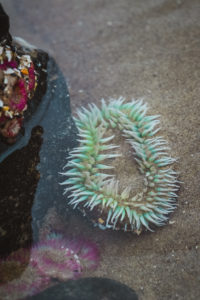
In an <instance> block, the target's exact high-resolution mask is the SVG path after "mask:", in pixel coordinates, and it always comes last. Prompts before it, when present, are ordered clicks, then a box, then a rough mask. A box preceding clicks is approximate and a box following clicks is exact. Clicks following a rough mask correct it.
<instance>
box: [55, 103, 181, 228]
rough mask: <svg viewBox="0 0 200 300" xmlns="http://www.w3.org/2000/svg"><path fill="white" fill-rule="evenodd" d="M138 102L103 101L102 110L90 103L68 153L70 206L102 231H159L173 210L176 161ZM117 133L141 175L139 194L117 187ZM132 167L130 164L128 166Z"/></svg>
mask: <svg viewBox="0 0 200 300" xmlns="http://www.w3.org/2000/svg"><path fill="white" fill-rule="evenodd" d="M146 112H147V105H146V104H145V103H143V101H142V100H137V101H135V100H132V101H131V102H125V100H124V99H123V98H119V99H118V100H114V99H113V100H111V101H110V102H109V103H108V104H106V103H105V101H104V100H102V102H101V108H98V107H97V106H96V105H95V104H89V109H86V108H82V109H81V110H79V111H78V113H77V114H78V118H75V122H76V126H77V128H78V131H79V136H80V140H79V143H80V144H79V146H78V147H77V148H75V149H74V150H72V151H71V152H70V154H69V157H68V159H69V161H68V163H67V165H66V166H65V168H67V170H64V172H63V173H62V174H63V175H65V176H67V179H66V180H65V181H64V182H62V183H61V184H63V185H64V186H65V192H64V193H67V194H68V197H69V198H68V199H69V201H68V203H69V204H70V205H72V206H73V207H74V208H76V207H78V208H79V209H80V210H81V211H82V212H83V213H84V214H86V215H88V216H89V217H90V218H91V219H92V220H93V221H94V222H95V223H97V224H98V225H99V226H100V227H101V228H112V229H123V230H124V231H134V232H136V233H140V232H141V231H142V230H143V229H148V230H151V231H152V228H153V227H154V225H157V226H162V225H164V224H165V223H166V221H167V220H168V215H169V213H171V212H172V211H173V210H174V209H175V207H176V197H177V194H176V191H177V190H178V188H179V185H178V180H177V176H176V172H175V171H174V170H173V169H172V168H171V166H170V165H171V164H172V163H174V162H175V159H174V158H171V157H170V156H169V155H168V153H167V150H169V148H168V147H167V142H166V141H165V140H164V139H163V138H162V137H161V136H158V135H157V133H158V131H159V129H160V128H158V126H157V125H158V123H159V120H158V116H149V115H146ZM110 130H112V131H113V132H116V131H117V132H118V133H120V134H121V135H122V137H124V139H125V142H127V143H129V145H130V146H131V148H132V155H133V159H134V160H135V161H136V163H137V166H138V169H139V172H140V173H141V174H142V176H143V187H142V191H140V192H137V193H135V194H133V192H134V191H133V190H132V186H131V185H127V186H126V187H125V188H124V189H123V190H120V188H119V180H116V176H115V172H116V171H117V170H115V172H110V169H112V168H113V165H112V161H113V160H115V159H116V157H118V156H120V153H119V151H118V150H119V146H118V145H115V144H112V143H111V141H112V140H113V139H114V137H115V136H114V135H109V136H108V132H110ZM131 163H132V164H134V161H132V162H131Z"/></svg>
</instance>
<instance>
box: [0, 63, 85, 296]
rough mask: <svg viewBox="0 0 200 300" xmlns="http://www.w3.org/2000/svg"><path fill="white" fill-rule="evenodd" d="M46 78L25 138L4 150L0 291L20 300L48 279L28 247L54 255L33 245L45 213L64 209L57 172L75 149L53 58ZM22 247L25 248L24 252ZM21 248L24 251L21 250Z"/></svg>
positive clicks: (62, 84)
mask: <svg viewBox="0 0 200 300" xmlns="http://www.w3.org/2000/svg"><path fill="white" fill-rule="evenodd" d="M47 74H48V78H47V90H46V93H45V95H44V96H43V98H42V101H41V103H40V104H38V106H37V109H35V110H34V109H33V110H32V114H29V116H28V117H27V118H26V120H25V133H24V136H21V137H20V138H19V139H18V140H17V142H16V143H15V144H14V145H12V146H2V147H1V156H0V161H1V164H0V191H1V195H0V204H1V211H0V241H1V249H0V255H1V257H2V258H4V259H5V258H6V256H7V255H9V254H10V255H9V256H8V258H7V260H4V261H1V273H0V282H1V286H2V283H4V284H3V286H2V287H1V288H2V290H0V291H1V292H2V294H3V289H4V288H5V289H7V292H8V296H9V293H10V290H13V291H15V292H16V295H15V296H14V294H13V295H10V299H15V298H16V299H17V298H18V297H19V295H20V294H19V291H20V289H21V287H22V286H26V289H25V290H27V289H28V290H29V291H30V294H31V293H33V291H32V292H31V290H32V288H31V286H32V284H33V290H34V292H35V288H36V290H37V288H38V287H39V286H41V283H42V285H43V287H45V284H43V283H44V282H46V281H47V280H46V275H45V276H42V277H41V274H40V276H38V270H36V269H35V267H34V266H35V264H37V263H36V262H35V261H33V259H32V258H33V251H32V250H30V249H31V248H27V247H30V246H31V244H32V243H33V245H35V246H34V247H35V248H34V249H35V250H34V251H36V250H37V251H38V249H40V250H41V249H43V250H44V249H45V251H47V252H45V251H44V253H43V252H41V251H40V258H41V257H43V258H44V259H46V258H45V255H46V256H47V257H48V255H50V254H49V253H50V252H51V251H50V250H48V249H46V248H48V247H47V245H44V244H43V245H41V244H40V246H38V245H37V246H36V244H35V243H36V242H37V241H38V230H39V228H40V227H41V224H42V221H43V218H44V216H45V214H46V213H47V210H48V209H49V208H50V207H52V206H56V207H57V208H59V207H60V206H61V210H62V208H63V206H62V205H63V204H62V189H60V186H59V184H58V182H59V181H60V178H59V176H60V175H59V171H60V170H61V169H62V167H63V161H64V160H65V159H66V156H67V153H68V151H69V150H70V149H71V148H72V147H73V146H74V145H75V137H76V128H75V126H74V123H73V120H72V118H71V111H70V103H69V94H68V91H67V87H66V83H65V80H64V78H63V76H62V73H61V72H60V70H59V68H58V66H57V65H56V63H55V61H54V60H53V59H52V58H50V59H49V62H48V66H47ZM58 195H59V197H58ZM59 200H60V203H59ZM55 203H56V205H55ZM46 238H47V237H46ZM43 239H44V234H43ZM58 241H59V239H57V243H58ZM51 242H52V241H51ZM43 243H44V241H43ZM49 243H50V242H49ZM54 244H55V241H54ZM24 247H25V248H26V250H23V249H22V248H24ZM19 248H20V249H21V250H17V249H19ZM80 248H81V247H80ZM32 249H33V248H32ZM13 251H14V252H13ZM15 251H16V252H15ZM49 251H50V252H49ZM47 253H48V255H47ZM51 255H53V254H52V253H51ZM51 255H50V256H51ZM34 256H35V257H36V256H38V255H36V254H34ZM41 259H42V258H41ZM40 262H41V261H40ZM20 275H21V277H20V279H17V277H19V276H20ZM47 277H48V276H47ZM27 278H28V279H27ZM27 280H28V281H27ZM6 281H8V282H9V283H8V286H6V285H5V282H6ZM35 281H37V282H38V284H36V283H35ZM39 290H40V288H39ZM4 292H5V290H4ZM0 294H1V293H0ZM17 295H18V296H17ZM22 296H23V295H21V297H22Z"/></svg>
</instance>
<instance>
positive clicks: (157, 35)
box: [1, 0, 200, 300]
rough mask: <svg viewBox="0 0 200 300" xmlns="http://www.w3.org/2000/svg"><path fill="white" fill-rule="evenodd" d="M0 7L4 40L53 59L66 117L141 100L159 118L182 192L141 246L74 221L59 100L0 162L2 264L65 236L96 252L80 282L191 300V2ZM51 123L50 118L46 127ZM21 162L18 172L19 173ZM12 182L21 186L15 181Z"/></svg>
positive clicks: (195, 7) (194, 269) (77, 217)
mask: <svg viewBox="0 0 200 300" xmlns="http://www.w3.org/2000/svg"><path fill="white" fill-rule="evenodd" d="M47 2H48V3H47ZM3 4H4V5H5V8H6V10H7V12H8V14H10V16H11V25H12V27H11V32H12V33H13V34H15V35H19V36H22V37H23V38H25V39H27V40H28V41H31V42H32V43H33V44H36V45H39V46H40V47H41V48H43V49H47V51H48V52H50V53H51V54H52V55H53V57H55V59H56V62H57V63H58V64H59V66H60V68H61V70H62V72H63V74H64V79H63V80H64V82H66V78H67V79H68V85H69V91H70V98H71V107H72V112H73V113H74V112H75V110H76V108H77V107H80V106H81V105H84V106H87V104H88V103H90V102H95V103H96V104H99V100H100V99H101V98H102V97H105V98H106V99H107V98H109V97H119V96H120V95H121V94H122V95H124V96H126V97H127V99H131V98H132V97H136V98H137V97H141V96H144V97H145V101H147V102H148V103H149V106H150V111H149V112H150V114H160V115H161V125H162V132H161V133H162V135H163V136H164V138H165V139H167V140H168V141H169V144H170V146H171V149H172V150H171V154H172V156H173V157H179V162H178V164H177V165H176V169H177V171H179V172H180V174H181V175H180V180H181V181H184V184H181V189H180V192H179V198H178V208H177V210H176V211H175V212H174V213H173V214H172V216H171V218H170V221H169V223H168V224H167V225H166V226H165V227H162V228H158V229H157V230H156V231H155V232H154V233H149V232H148V233H147V232H145V233H144V234H142V235H140V236H137V235H134V234H132V233H124V232H118V231H102V230H101V229H99V228H97V227H94V226H93V225H92V223H91V222H90V221H89V220H87V219H86V218H84V217H83V216H82V215H81V214H80V213H79V212H78V211H75V210H71V209H69V208H66V198H65V197H64V196H63V195H62V191H63V188H62V186H59V184H58V182H60V181H61V180H62V176H60V175H58V172H59V171H60V170H62V167H63V166H64V164H65V162H66V160H65V157H66V156H67V151H68V149H66V148H68V146H66V145H68V144H70V143H71V141H69V143H68V142H67V137H68V133H67V132H68V131H67V128H68V126H69V123H66V118H67V111H68V109H69V103H68V98H67V99H65V100H63V98H62V100H61V102H59V105H58V107H56V112H55V105H54V104H52V110H51V109H50V110H49V117H48V114H46V113H45V114H44V117H42V118H41V121H40V122H36V124H34V125H33V127H35V125H36V128H35V129H34V131H33V133H32V136H31V129H32V128H30V130H29V136H27V140H26V142H25V144H23V145H21V146H20V147H23V149H21V150H20V152H16V153H15V154H14V152H13V153H12V154H11V155H10V156H9V157H7V159H6V160H5V161H6V163H7V164H8V165H10V166H12V168H13V170H14V172H13V171H12V169H11V171H10V172H11V173H12V176H11V177H10V176H8V179H9V181H7V184H6V183H5V184H4V185H3V188H4V190H5V198H3V199H4V200H3V204H2V199H1V206H2V207H3V208H4V209H5V211H6V213H5V214H4V213H3V214H2V215H4V216H3V225H5V227H6V228H7V231H8V232H9V238H8V239H6V235H5V228H4V227H3V230H2V226H1V235H2V236H3V244H4V245H5V246H3V247H2V248H1V251H2V254H6V252H10V251H11V250H15V249H17V248H18V247H19V245H29V244H30V243H32V242H36V241H37V240H38V237H39V236H42V235H44V234H46V232H47V233H48V232H49V231H51V230H52V228H57V230H58V231H60V230H63V231H64V232H65V234H66V235H67V236H73V237H80V235H81V237H84V238H86V239H87V238H89V239H90V240H92V241H93V242H94V243H95V244H96V245H97V247H98V249H99V251H100V264H99V266H98V268H97V269H96V270H94V271H91V270H90V271H88V273H87V272H86V273H84V276H98V277H108V278H111V279H115V280H118V281H120V282H122V283H124V284H126V285H128V286H129V287H131V288H132V289H134V290H135V291H136V292H137V294H138V296H139V299H148V300H151V299H153V300H155V299H158V300H159V299H198V298H199V297H200V289H199V286H200V282H199V270H200V265H199V262H200V260H199V249H200V248H199V213H198V208H199V163H198V162H199V138H198V137H199V75H200V74H199V68H198V67H197V66H198V60H199V58H198V53H199V46H200V45H199V27H198V22H199V3H198V1H195V0H194V1H156V0H150V1H148V3H146V1H140V2H138V1H134V3H133V1H129V0H126V1H124V0H123V1H110V2H109V3H106V2H104V1H98V0H97V1H96V0H95V1H90V0H86V1H74V2H73V3H71V2H69V1H62V0H61V1H57V4H55V1H45V0H44V1H25V0H24V1H21V2H20V5H17V4H16V1H12V0H6V1H3ZM57 71H58V70H56V71H54V72H57ZM59 82H60V81H58V84H59ZM52 87H53V83H52ZM64 89H65V88H64ZM57 91H58V90H56V101H59V98H57V95H59V92H58V94H57ZM64 94H65V95H67V91H65V90H63V86H62V93H61V95H62V97H63V95H64ZM54 95H55V94H54ZM51 97H52V99H53V98H54V96H52V94H51V96H50V98H51ZM50 98H49V99H50ZM47 102H48V100H47ZM65 103H67V104H66V105H67V106H66V107H67V109H66V107H65ZM63 105H64V107H63ZM56 106H57V105H56ZM57 109H58V111H57ZM65 109H66V110H65ZM45 111H46V110H45ZM61 111H62V114H61ZM64 112H65V114H64ZM57 113H58V115H59V118H58V119H55V118H54V117H55V115H57ZM61 116H63V122H60V117H61ZM70 122H71V120H70ZM38 125H39V127H38ZM56 128H57V129H56ZM55 130H57V133H56V134H55V133H54V131H55ZM65 130H66V131H65ZM73 143H75V141H74V140H73ZM34 145H37V146H34ZM58 146H59V147H58ZM58 150H59V152H58ZM9 160H10V163H9ZM27 161H29V162H30V164H28V163H27ZM16 162H17V164H16ZM21 162H23V168H25V170H26V171H25V172H24V171H23V169H21V167H18V166H20V165H21ZM4 163H5V162H4ZM4 163H3V164H4ZM15 164H16V166H15ZM1 168H3V169H4V172H5V173H7V170H9V168H8V169H7V167H6V166H5V165H1ZM10 168H11V167H10ZM30 170H31V172H30ZM16 172H19V173H18V174H20V176H18V177H16V176H15V174H16ZM20 172H21V173H20ZM26 172H27V173H26ZM39 173H40V176H39ZM1 174H2V173H1ZM7 174H8V175H9V174H10V173H7ZM21 178H23V180H22V179H21ZM28 179H29V180H28ZM8 182H9V184H8ZM6 193H7V194H6ZM12 193H13V194H14V197H12ZM1 195H2V194H1ZM6 195H7V196H6ZM1 197H2V196H1ZM13 207H15V209H13ZM15 212H16V213H15ZM8 216H9V217H8ZM1 220H2V219H1ZM42 220H45V223H43V222H42ZM42 226H43V227H42ZM1 244H2V243H1ZM14 244H15V247H14V246H13V245H14ZM28 263H29V260H28V259H27V265H28ZM25 265H26V264H25ZM24 269H25V267H24ZM22 271H23V270H21V273H20V272H19V273H20V274H21V275H22ZM19 273H18V274H17V276H18V277H19V276H21V275H19ZM14 275H15V274H14ZM14 275H13V276H14ZM15 276H16V275H15Z"/></svg>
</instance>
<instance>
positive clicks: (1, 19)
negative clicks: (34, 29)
mask: <svg viewBox="0 0 200 300" xmlns="http://www.w3.org/2000/svg"><path fill="white" fill-rule="evenodd" d="M9 27H10V23H9V17H8V15H7V14H6V12H5V11H4V9H3V7H2V5H1V3H0V41H1V40H3V39H4V38H5V37H6V36H7V35H8V34H9Z"/></svg>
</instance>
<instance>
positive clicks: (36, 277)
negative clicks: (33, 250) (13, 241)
mask: <svg viewBox="0 0 200 300" xmlns="http://www.w3.org/2000/svg"><path fill="white" fill-rule="evenodd" d="M49 286H50V277H49V276H47V275H46V274H44V273H42V272H40V270H39V268H37V265H36V263H35V262H34V261H33V260H32V259H31V257H30V249H19V250H17V251H15V252H13V253H12V254H11V255H9V256H8V257H7V258H6V259H4V260H1V261H0V295H1V299H5V300H6V299H13V300H16V299H22V298H25V297H27V296H32V295H35V294H37V293H39V292H41V291H43V290H44V289H45V288H47V287H49Z"/></svg>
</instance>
